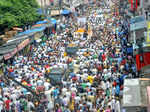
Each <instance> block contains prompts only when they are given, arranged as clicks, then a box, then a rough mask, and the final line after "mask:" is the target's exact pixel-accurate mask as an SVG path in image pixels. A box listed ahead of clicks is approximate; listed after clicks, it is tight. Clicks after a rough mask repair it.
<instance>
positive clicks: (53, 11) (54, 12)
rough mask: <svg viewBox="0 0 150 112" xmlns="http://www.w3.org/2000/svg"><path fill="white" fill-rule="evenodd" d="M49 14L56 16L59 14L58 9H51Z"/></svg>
mask: <svg viewBox="0 0 150 112" xmlns="http://www.w3.org/2000/svg"><path fill="white" fill-rule="evenodd" d="M50 15H51V16H57V15H60V10H51V13H50Z"/></svg>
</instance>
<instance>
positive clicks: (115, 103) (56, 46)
mask: <svg viewBox="0 0 150 112" xmlns="http://www.w3.org/2000/svg"><path fill="white" fill-rule="evenodd" d="M84 8H86V7H84ZM87 8H88V7H87ZM92 8H93V7H92ZM92 8H91V9H92ZM82 11H85V12H86V13H87V12H88V13H87V15H86V14H84V13H82V14H84V16H89V14H91V13H90V10H88V9H84V10H82ZM76 14H77V16H81V12H80V10H78V11H77V12H76ZM92 14H93V13H92ZM74 16H75V15H73V17H72V16H68V17H67V18H66V20H65V19H64V21H66V22H65V23H66V24H68V25H67V26H69V28H66V30H65V31H64V32H61V31H59V33H57V32H56V34H54V35H53V36H51V37H48V38H47V40H46V41H44V42H40V43H38V44H36V45H35V44H33V45H32V49H31V52H30V53H28V54H27V55H19V56H15V57H14V60H13V63H12V64H10V65H6V66H5V70H4V75H5V76H11V77H12V78H13V80H16V81H17V82H19V83H20V84H19V83H16V82H15V81H12V80H6V78H5V77H3V76H2V77H1V80H0V87H1V91H0V112H121V110H122V109H121V101H122V94H123V81H124V79H125V78H126V77H129V78H130V77H133V76H135V75H136V68H135V65H134V59H133V56H132V53H128V52H127V48H128V44H129V43H128V41H127V36H128V29H127V28H128V26H126V25H124V24H122V20H123V18H122V17H120V16H118V17H119V18H117V19H116V17H115V16H114V17H112V16H111V14H110V15H109V14H108V17H109V16H110V17H109V18H111V19H112V21H111V23H108V24H107V23H106V24H105V25H104V26H102V25H97V28H95V26H92V24H88V22H86V24H84V25H80V26H84V29H85V32H84V33H83V34H80V35H77V36H74V34H73V33H74V32H75V30H76V29H78V27H79V25H78V24H77V22H75V19H74V18H75V17H74ZM106 20H107V18H105V21H106ZM72 22H74V23H72ZM114 22H117V23H116V24H118V26H117V27H118V28H119V31H120V32H124V33H123V34H117V33H116V31H114V30H113V29H112V27H110V25H109V24H112V23H114ZM87 24H88V26H87ZM89 29H90V30H91V31H92V35H90V34H89V33H88V30H89ZM97 32H98V33H97ZM70 43H72V44H75V45H77V46H78V51H77V52H76V53H75V55H69V54H67V53H66V50H65V49H66V47H67V45H68V44H70ZM81 43H84V45H82V46H81ZM70 64H71V65H72V66H73V70H71V71H70V72H69V76H68V77H67V80H63V79H62V84H61V86H60V85H52V84H51V80H50V79H48V78H47V77H46V75H47V74H49V73H50V72H51V70H52V69H53V68H63V69H64V70H65V71H67V70H68V69H70V68H69V67H70V66H69V65H70ZM8 79H10V78H9V77H8ZM22 85H23V86H22ZM28 88H29V89H28ZM30 89H31V90H30Z"/></svg>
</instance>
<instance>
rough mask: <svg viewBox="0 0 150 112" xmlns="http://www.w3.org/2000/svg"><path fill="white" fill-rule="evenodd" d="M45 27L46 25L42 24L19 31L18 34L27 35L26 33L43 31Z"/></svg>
mask: <svg viewBox="0 0 150 112" xmlns="http://www.w3.org/2000/svg"><path fill="white" fill-rule="evenodd" d="M45 28H46V27H45V26H43V27H39V28H35V29H31V30H26V31H25V32H22V33H19V34H18V35H27V34H30V33H35V32H40V31H43V30H44V29H45Z"/></svg>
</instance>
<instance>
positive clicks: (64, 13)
mask: <svg viewBox="0 0 150 112" xmlns="http://www.w3.org/2000/svg"><path fill="white" fill-rule="evenodd" d="M61 14H63V15H67V14H70V11H69V10H62V11H61Z"/></svg>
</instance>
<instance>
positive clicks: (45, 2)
mask: <svg viewBox="0 0 150 112" xmlns="http://www.w3.org/2000/svg"><path fill="white" fill-rule="evenodd" d="M36 1H37V2H38V4H39V5H40V7H47V6H49V5H50V0H36Z"/></svg>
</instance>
